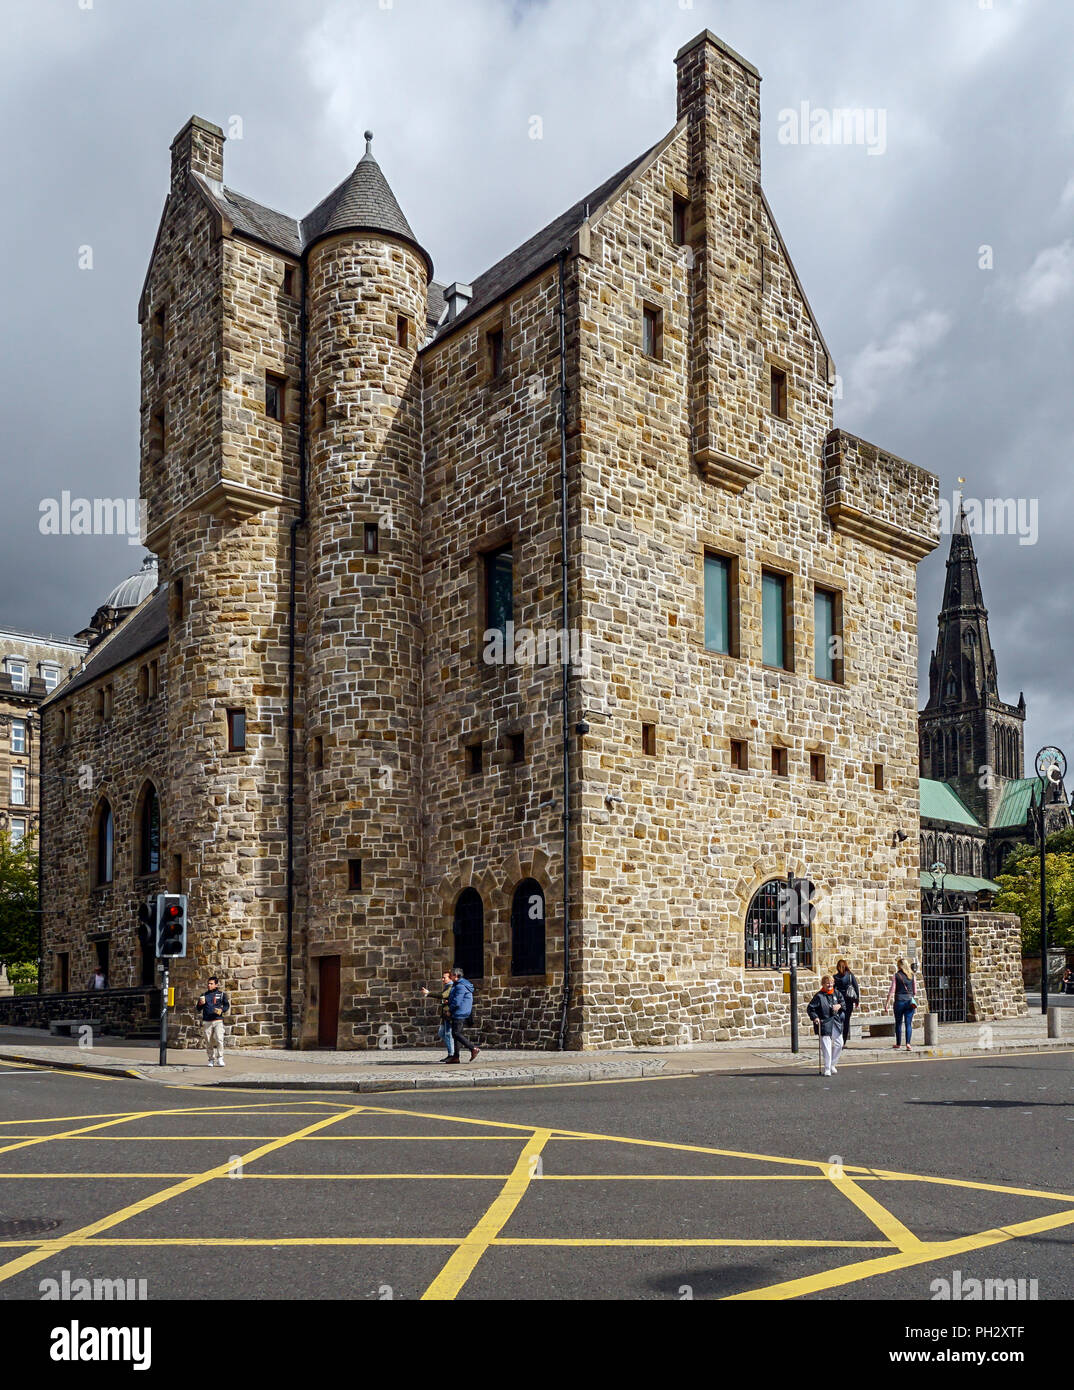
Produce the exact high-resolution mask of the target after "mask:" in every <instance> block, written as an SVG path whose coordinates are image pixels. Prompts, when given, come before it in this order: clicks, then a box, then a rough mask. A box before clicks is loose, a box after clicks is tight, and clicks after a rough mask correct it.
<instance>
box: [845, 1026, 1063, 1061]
mask: <svg viewBox="0 0 1074 1390" xmlns="http://www.w3.org/2000/svg"><path fill="white" fill-rule="evenodd" d="M985 1026H987V1025H982V1027H985ZM891 1051H892V1052H894V1051H895V1049H894V1048H892V1049H891ZM1070 1052H1074V1047H1042V1048H1035V1049H1033V1050H1032V1051H1025V1052H1023V1051H1022V1050H1021V1049H1019V1050H1018V1051H1017V1052H997V1053H995V1054H992V1053H989V1052H967V1053H963V1054H962V1055H961V1056H959V1057H945V1056H942V1055H937V1056H930V1055H929V1053H927V1052H917V1051H914V1052H911V1053H910V1055H909V1057H907V1055H906V1053H905V1052H904V1053H902V1054H901V1055H900V1056H898V1057H890V1058H889V1057H878V1058H877V1059H876V1060H875V1061H867V1060H866V1059H865V1058H864V1057H862V1058H861V1059H860V1060H858V1059H857V1058H855V1057H850V1056H848V1055H847V1054H846V1053H845V1052H844V1053H843V1054H842V1055H841V1056H840V1058H839V1065H840V1066H847V1067H889V1066H891V1064H892V1063H893V1062H1001V1061H1003V1059H1004V1058H1005V1057H1055V1056H1059V1057H1063V1056H1065V1055H1066V1054H1068V1053H1070Z"/></svg>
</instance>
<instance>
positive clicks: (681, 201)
mask: <svg viewBox="0 0 1074 1390" xmlns="http://www.w3.org/2000/svg"><path fill="white" fill-rule="evenodd" d="M689 216H690V204H689V203H688V202H687V201H686V199H685V198H680V197H679V196H678V195H677V194H676V196H675V197H674V198H673V199H672V202H671V239H672V240H673V241H674V243H675V245H676V246H685V245H686V236H687V230H688V227H689Z"/></svg>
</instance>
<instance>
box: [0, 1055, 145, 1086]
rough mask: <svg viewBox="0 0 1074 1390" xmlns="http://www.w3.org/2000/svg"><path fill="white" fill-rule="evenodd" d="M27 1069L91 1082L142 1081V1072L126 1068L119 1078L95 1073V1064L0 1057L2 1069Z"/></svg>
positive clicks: (110, 1072)
mask: <svg viewBox="0 0 1074 1390" xmlns="http://www.w3.org/2000/svg"><path fill="white" fill-rule="evenodd" d="M3 1067H26V1068H28V1069H29V1070H30V1071H43V1072H46V1073H48V1074H50V1075H63V1076H84V1077H86V1078H87V1079H88V1080H90V1081H142V1080H144V1079H145V1078H144V1077H143V1076H142V1075H141V1073H140V1072H136V1071H128V1070H127V1068H126V1067H124V1068H123V1070H122V1072H121V1073H120V1074H119V1075H118V1076H117V1075H116V1073H115V1072H114V1071H103V1070H102V1071H95V1070H94V1069H93V1063H92V1062H90V1063H72V1062H21V1061H20V1062H16V1061H15V1060H14V1059H13V1058H10V1057H0V1068H3Z"/></svg>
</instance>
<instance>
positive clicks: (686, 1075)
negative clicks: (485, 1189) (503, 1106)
mask: <svg viewBox="0 0 1074 1390" xmlns="http://www.w3.org/2000/svg"><path fill="white" fill-rule="evenodd" d="M702 1074H703V1073H701V1072H692V1071H682V1072H667V1073H666V1074H664V1073H659V1072H658V1073H657V1074H656V1075H655V1076H610V1077H608V1079H607V1080H604V1081H588V1080H586V1081H530V1082H522V1081H520V1082H519V1083H518V1085H517V1086H514V1085H507V1086H497V1087H496V1090H497V1091H557V1090H560V1089H561V1088H562V1087H564V1086H637V1085H644V1084H647V1083H648V1082H650V1081H689V1080H692V1079H694V1078H695V1077H697V1076H700V1075H702ZM212 1089H213V1090H214V1091H222V1090H224V1089H225V1088H224V1087H223V1086H218V1085H214V1086H213V1088H212ZM226 1089H227V1091H228V1092H229V1093H230V1094H234V1095H241V1096H248V1095H250V1094H251V1091H250V1090H249V1088H244V1087H243V1086H241V1085H236V1086H228V1087H227V1088H226ZM444 1089H445V1088H444V1087H443V1086H423V1087H420V1088H419V1089H418V1090H414V1091H411V1090H409V1089H408V1090H405V1091H404V1090H400V1091H398V1092H395V1091H377V1092H373V1091H369V1092H365V1093H364V1094H367V1095H396V1094H398V1095H406V1096H442V1095H443V1094H444ZM476 1089H477V1090H482V1091H483V1090H486V1089H487V1088H486V1087H483V1086H479V1087H477V1088H476ZM169 1090H173V1091H204V1090H205V1087H204V1086H191V1085H187V1084H183V1083H172V1084H169ZM277 1094H278V1095H288V1096H301V1095H308V1094H309V1092H308V1091H307V1090H306V1088H305V1087H303V1088H302V1089H301V1090H293V1091H289V1090H287V1089H286V1088H285V1087H280V1089H279V1091H278V1092H277ZM314 1094H315V1095H328V1094H330V1092H329V1091H327V1090H325V1091H317V1092H314ZM314 1103H315V1102H314V1101H312V1100H311V1101H310V1104H311V1105H313V1104H314ZM317 1103H318V1104H321V1105H330V1104H331V1102H330V1101H320V1102H317Z"/></svg>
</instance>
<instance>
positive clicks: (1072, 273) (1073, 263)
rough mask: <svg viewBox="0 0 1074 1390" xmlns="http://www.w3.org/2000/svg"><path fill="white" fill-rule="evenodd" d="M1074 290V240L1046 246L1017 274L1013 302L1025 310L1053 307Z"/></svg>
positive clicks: (1028, 312) (1027, 312) (1018, 307)
mask: <svg viewBox="0 0 1074 1390" xmlns="http://www.w3.org/2000/svg"><path fill="white" fill-rule="evenodd" d="M1072 290H1074V241H1070V240H1067V241H1064V242H1061V243H1060V244H1059V245H1058V246H1046V247H1045V248H1044V250H1043V251H1038V252H1037V255H1036V258H1035V260H1034V261H1033V264H1032V265H1031V266H1030V267H1029V269H1028V270H1027V271H1026V272H1025V273H1024V274H1023V275H1020V276H1019V277H1018V280H1017V283H1016V284H1015V287H1014V306H1015V308H1016V309H1017V310H1018V311H1019V312H1020V313H1023V314H1039V313H1041V312H1043V311H1044V310H1046V309H1051V308H1052V307H1053V306H1054V305H1056V304H1058V303H1059V301H1060V300H1062V299H1065V298H1066V297H1067V296H1068V295H1069V294H1070V292H1071V291H1072Z"/></svg>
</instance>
